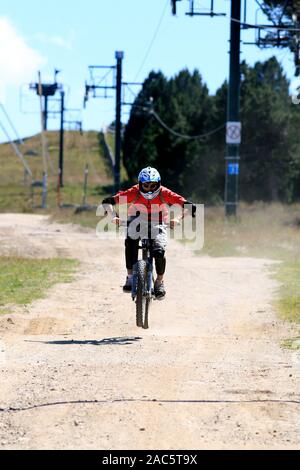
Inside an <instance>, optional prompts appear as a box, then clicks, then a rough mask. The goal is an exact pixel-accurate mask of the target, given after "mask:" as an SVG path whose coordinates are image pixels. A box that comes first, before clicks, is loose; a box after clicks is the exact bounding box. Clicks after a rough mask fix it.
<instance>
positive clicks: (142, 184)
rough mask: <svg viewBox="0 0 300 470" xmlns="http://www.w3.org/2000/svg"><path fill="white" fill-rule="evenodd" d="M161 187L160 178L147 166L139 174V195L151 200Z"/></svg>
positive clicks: (155, 171) (153, 169) (157, 173)
mask: <svg viewBox="0 0 300 470" xmlns="http://www.w3.org/2000/svg"><path fill="white" fill-rule="evenodd" d="M160 187H161V177H160V174H159V172H158V171H157V170H156V169H155V168H151V166H148V167H147V168H144V169H143V170H142V171H141V172H140V174H139V190H140V193H141V195H142V196H143V197H144V198H145V199H147V200H151V199H154V198H155V197H156V196H158V194H159V192H160Z"/></svg>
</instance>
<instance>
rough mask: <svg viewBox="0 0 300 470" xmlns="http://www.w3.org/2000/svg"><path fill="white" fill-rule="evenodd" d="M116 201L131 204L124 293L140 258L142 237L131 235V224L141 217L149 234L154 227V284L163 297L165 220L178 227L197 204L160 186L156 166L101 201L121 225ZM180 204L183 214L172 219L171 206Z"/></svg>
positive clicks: (146, 169)
mask: <svg viewBox="0 0 300 470" xmlns="http://www.w3.org/2000/svg"><path fill="white" fill-rule="evenodd" d="M117 204H127V205H128V227H129V230H128V232H127V237H126V239H125V259H126V268H127V278H126V282H125V285H124V286H123V291H124V292H131V289H132V279H133V266H134V264H135V263H136V262H137V259H138V246H139V238H142V234H141V233H142V229H141V228H140V237H138V238H137V237H132V236H130V224H131V223H132V222H133V221H134V220H135V219H136V218H137V216H138V217H139V221H140V220H142V221H143V222H144V223H145V224H146V225H147V226H148V229H147V230H146V236H147V235H148V234H149V225H150V226H151V234H149V236H150V237H151V240H152V251H153V257H154V260H155V268H156V273H157V279H156V281H155V283H154V294H155V297H156V298H157V299H160V300H161V299H163V298H164V297H165V295H166V289H165V285H164V274H165V270H166V257H165V250H166V246H167V230H166V223H167V222H169V225H170V228H171V229H173V228H175V226H176V225H178V224H180V221H181V220H182V219H183V218H184V217H185V215H186V214H187V213H192V216H194V215H195V211H196V207H195V205H194V204H192V203H191V202H188V201H187V200H186V199H185V198H184V197H182V196H180V195H179V194H176V193H175V192H173V191H171V190H170V189H168V188H166V187H164V186H162V185H161V177H160V174H159V172H158V171H157V170H156V169H155V168H151V167H147V168H144V169H143V170H142V171H141V172H140V174H139V177H138V184H137V185H135V186H133V187H132V188H130V189H128V190H126V191H119V192H118V193H117V194H116V195H115V196H112V197H108V198H105V199H104V200H103V201H102V205H103V207H104V209H105V210H106V211H107V213H108V215H109V216H110V217H111V220H112V222H113V223H115V224H116V225H120V223H121V219H120V218H119V216H118V215H117V213H116V212H115V211H114V209H113V206H115V205H117ZM172 205H177V206H178V205H179V206H180V207H181V208H182V211H181V214H180V215H179V216H177V217H175V218H173V219H172V220H170V221H169V206H172Z"/></svg>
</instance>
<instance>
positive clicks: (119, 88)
mask: <svg viewBox="0 0 300 470" xmlns="http://www.w3.org/2000/svg"><path fill="white" fill-rule="evenodd" d="M123 58H124V53H123V52H122V51H117V52H116V59H117V79H116V122H115V127H116V132H115V168H114V172H115V192H116V193H117V192H118V191H119V189H120V164H121V127H122V123H121V108H122V62H123Z"/></svg>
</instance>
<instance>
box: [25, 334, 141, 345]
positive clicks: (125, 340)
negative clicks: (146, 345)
mask: <svg viewBox="0 0 300 470" xmlns="http://www.w3.org/2000/svg"><path fill="white" fill-rule="evenodd" d="M141 339H142V338H140V337H139V336H124V337H119V338H104V339H100V340H89V339H86V340H74V339H71V340H61V341H30V340H26V342H27V343H43V344H55V345H62V346H64V345H66V346H67V345H72V344H91V345H92V346H107V345H111V344H115V345H117V346H122V345H125V346H126V345H128V344H133V343H134V342H136V341H140V340H141Z"/></svg>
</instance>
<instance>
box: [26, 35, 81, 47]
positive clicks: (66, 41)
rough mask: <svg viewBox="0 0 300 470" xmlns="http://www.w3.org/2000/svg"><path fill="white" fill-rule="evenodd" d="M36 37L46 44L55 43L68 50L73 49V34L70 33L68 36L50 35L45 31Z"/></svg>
mask: <svg viewBox="0 0 300 470" xmlns="http://www.w3.org/2000/svg"><path fill="white" fill-rule="evenodd" d="M35 37H36V39H37V40H38V41H41V42H42V43H44V44H53V45H55V46H58V47H61V48H63V49H67V50H68V51H70V50H72V49H73V34H69V37H68V38H63V37H62V36H48V35H47V34H44V33H38V34H36V36H35Z"/></svg>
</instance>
